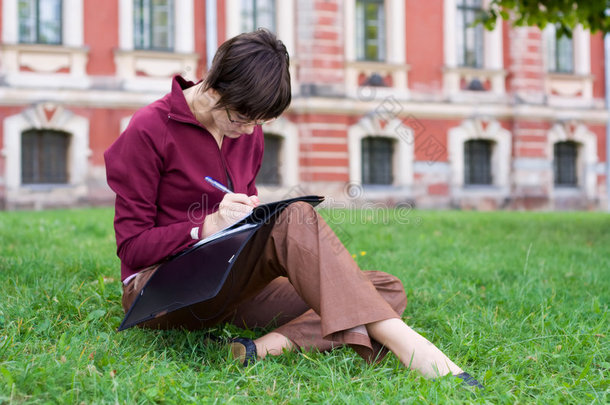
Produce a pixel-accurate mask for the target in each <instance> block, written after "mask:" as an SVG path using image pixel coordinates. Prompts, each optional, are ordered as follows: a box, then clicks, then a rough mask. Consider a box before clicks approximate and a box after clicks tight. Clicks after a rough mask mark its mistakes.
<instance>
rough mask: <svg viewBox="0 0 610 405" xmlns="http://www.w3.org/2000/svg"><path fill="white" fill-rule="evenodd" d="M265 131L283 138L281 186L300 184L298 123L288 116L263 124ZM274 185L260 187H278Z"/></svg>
mask: <svg viewBox="0 0 610 405" xmlns="http://www.w3.org/2000/svg"><path fill="white" fill-rule="evenodd" d="M262 129H263V133H267V132H268V133H270V134H273V135H275V136H279V137H280V138H282V147H281V149H280V156H279V162H280V167H279V172H280V173H282V176H281V177H282V182H281V184H280V187H282V188H286V187H295V186H297V185H298V184H299V174H298V172H299V130H298V127H297V125H296V124H294V123H293V122H291V121H290V120H288V119H287V118H286V117H280V118H278V119H277V120H275V121H272V122H270V123H268V124H264V125H263V128H262ZM277 187H278V186H273V185H261V187H260V188H265V189H268V188H277Z"/></svg>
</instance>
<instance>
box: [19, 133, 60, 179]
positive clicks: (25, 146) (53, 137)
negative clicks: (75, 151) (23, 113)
mask: <svg viewBox="0 0 610 405" xmlns="http://www.w3.org/2000/svg"><path fill="white" fill-rule="evenodd" d="M69 144H70V134H68V133H66V132H62V131H53V130H44V129H42V130H40V129H32V130H28V131H25V132H24V133H23V134H22V135H21V182H22V184H62V183H67V182H68V163H67V162H68V161H67V157H68V147H69Z"/></svg>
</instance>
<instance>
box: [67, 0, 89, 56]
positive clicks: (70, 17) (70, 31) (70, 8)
mask: <svg viewBox="0 0 610 405" xmlns="http://www.w3.org/2000/svg"><path fill="white" fill-rule="evenodd" d="M62 14H63V15H62V19H63V21H62V26H63V32H62V37H63V38H62V42H63V44H64V45H65V46H72V47H76V48H80V47H82V46H83V43H84V42H85V41H84V39H83V37H84V36H83V21H84V19H85V14H84V10H83V0H64V2H63V7H62Z"/></svg>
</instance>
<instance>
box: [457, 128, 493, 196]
mask: <svg viewBox="0 0 610 405" xmlns="http://www.w3.org/2000/svg"><path fill="white" fill-rule="evenodd" d="M492 149H493V142H492V141H490V140H487V139H472V140H469V141H466V142H465V143H464V184H465V185H491V184H493V178H492V170H491V153H492Z"/></svg>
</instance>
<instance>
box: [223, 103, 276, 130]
mask: <svg viewBox="0 0 610 405" xmlns="http://www.w3.org/2000/svg"><path fill="white" fill-rule="evenodd" d="M225 111H226V112H227V118H228V119H229V121H230V122H231V124H235V125H240V126H242V125H243V126H250V125H256V126H258V125H263V124H267V123H269V122H272V121H274V120H275V118H272V119H270V120H265V121H240V120H234V119H233V118H231V113H230V112H229V108H228V107H225Z"/></svg>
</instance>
